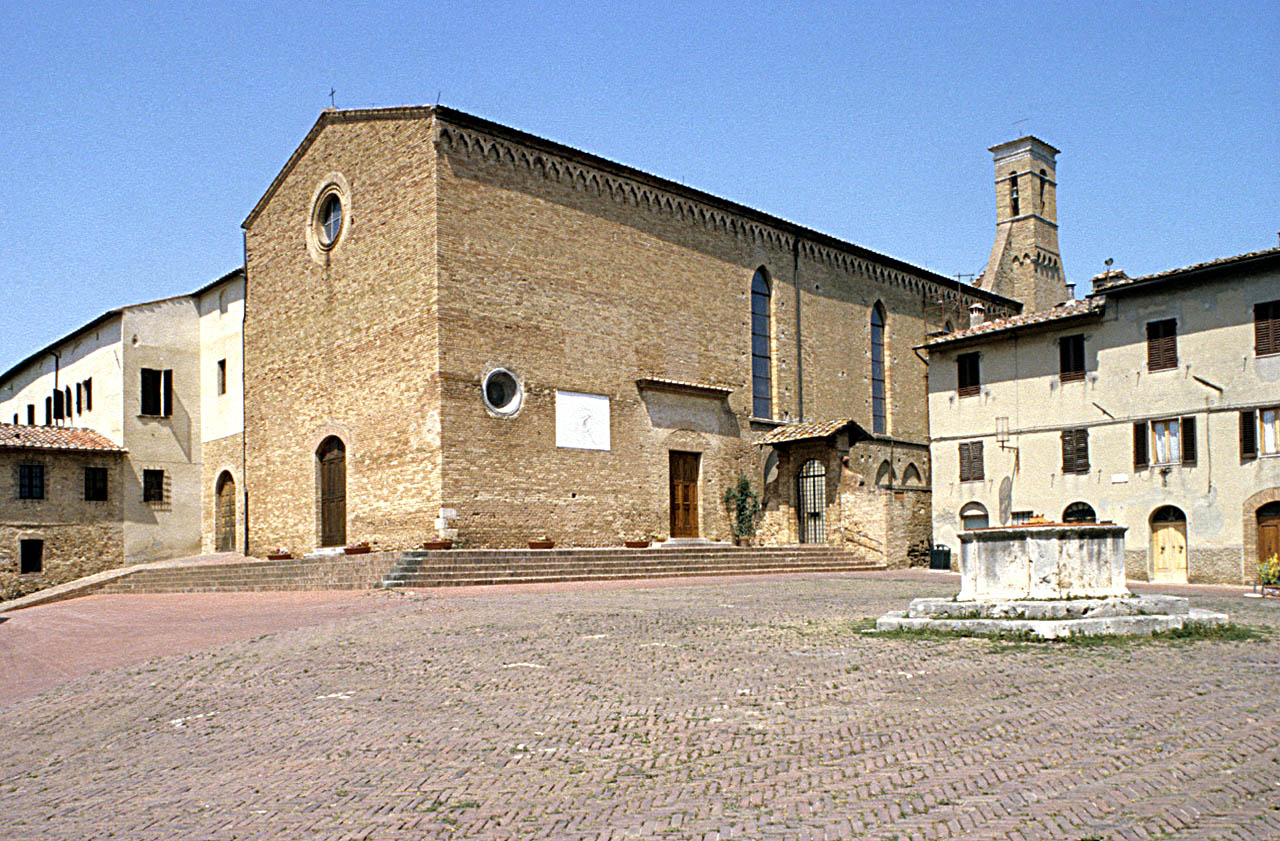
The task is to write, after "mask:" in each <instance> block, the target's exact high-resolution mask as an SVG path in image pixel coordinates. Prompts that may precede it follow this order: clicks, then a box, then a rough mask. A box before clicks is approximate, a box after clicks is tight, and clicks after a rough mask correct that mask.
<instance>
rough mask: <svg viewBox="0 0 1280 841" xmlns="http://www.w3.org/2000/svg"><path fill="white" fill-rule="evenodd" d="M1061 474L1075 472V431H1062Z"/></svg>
mask: <svg viewBox="0 0 1280 841" xmlns="http://www.w3.org/2000/svg"><path fill="white" fill-rule="evenodd" d="M1062 472H1063V473H1075V472H1076V436H1075V430H1072V429H1064V430H1062Z"/></svg>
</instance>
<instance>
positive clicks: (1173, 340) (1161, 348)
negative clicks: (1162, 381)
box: [1147, 318, 1178, 371]
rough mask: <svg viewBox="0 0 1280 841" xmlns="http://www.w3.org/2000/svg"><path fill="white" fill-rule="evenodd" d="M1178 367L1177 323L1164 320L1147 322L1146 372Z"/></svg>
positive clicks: (1172, 319)
mask: <svg viewBox="0 0 1280 841" xmlns="http://www.w3.org/2000/svg"><path fill="white" fill-rule="evenodd" d="M1177 367H1178V321H1177V319H1174V318H1166V319H1164V320H1162V321H1148V322H1147V370H1148V371H1166V370H1168V369H1170V368H1177Z"/></svg>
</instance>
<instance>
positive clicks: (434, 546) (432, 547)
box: [422, 540, 453, 552]
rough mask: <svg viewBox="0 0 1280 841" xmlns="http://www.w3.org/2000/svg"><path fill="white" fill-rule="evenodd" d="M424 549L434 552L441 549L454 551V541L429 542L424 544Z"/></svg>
mask: <svg viewBox="0 0 1280 841" xmlns="http://www.w3.org/2000/svg"><path fill="white" fill-rule="evenodd" d="M422 548H423V549H426V550H428V551H432V552H434V551H436V550H439V549H452V548H453V541H452V540H427V541H424V542H423V544H422Z"/></svg>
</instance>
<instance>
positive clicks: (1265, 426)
mask: <svg viewBox="0 0 1280 841" xmlns="http://www.w3.org/2000/svg"><path fill="white" fill-rule="evenodd" d="M1261 414H1262V451H1263V452H1264V453H1271V454H1272V455H1274V454H1276V453H1280V409H1263V410H1262V412H1261Z"/></svg>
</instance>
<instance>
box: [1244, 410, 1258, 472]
mask: <svg viewBox="0 0 1280 841" xmlns="http://www.w3.org/2000/svg"><path fill="white" fill-rule="evenodd" d="M1257 457H1258V424H1257V414H1256V413H1255V412H1254V411H1253V410H1252V409H1250V410H1249V411H1247V412H1241V413H1240V460H1241V461H1252V460H1253V459H1255V458H1257Z"/></svg>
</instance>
